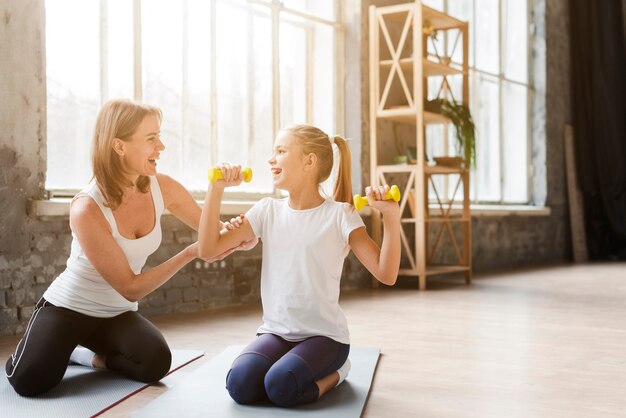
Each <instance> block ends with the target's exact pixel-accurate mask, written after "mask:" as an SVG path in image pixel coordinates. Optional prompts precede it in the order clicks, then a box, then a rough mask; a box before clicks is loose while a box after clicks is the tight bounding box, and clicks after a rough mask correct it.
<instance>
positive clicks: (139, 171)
mask: <svg viewBox="0 0 626 418" xmlns="http://www.w3.org/2000/svg"><path fill="white" fill-rule="evenodd" d="M123 147H124V154H123V155H122V164H123V166H124V169H125V170H126V172H127V173H128V174H130V175H133V176H134V175H142V176H154V175H156V172H157V170H156V167H157V160H158V159H159V156H160V153H161V151H163V150H164V149H165V146H164V145H163V142H161V137H160V125H159V120H158V119H157V117H156V116H154V115H148V116H146V117H145V118H144V119H143V120H142V121H141V123H140V124H139V126H138V127H137V130H136V131H135V133H134V134H133V136H131V137H130V140H129V141H126V142H124V143H123Z"/></svg>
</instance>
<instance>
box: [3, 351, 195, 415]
mask: <svg viewBox="0 0 626 418" xmlns="http://www.w3.org/2000/svg"><path fill="white" fill-rule="evenodd" d="M203 355H204V351H200V350H172V367H171V368H170V372H169V373H172V372H173V371H175V370H177V369H179V368H181V367H183V366H185V365H187V364H189V363H191V362H192V361H194V360H196V359H198V358H200V357H202V356H203ZM169 373H168V374H169ZM148 386H149V385H147V384H145V383H142V382H136V381H134V380H130V379H127V378H125V377H123V376H120V375H119V374H116V373H114V372H110V371H107V370H96V369H92V368H89V367H83V366H69V367H68V368H67V371H66V372H65V376H63V380H62V381H61V383H59V385H58V386H57V387H55V388H54V389H52V390H51V391H50V392H47V393H45V394H43V395H41V396H38V397H36V398H24V397H21V396H20V395H18V394H17V393H15V391H14V390H13V387H12V386H11V384H10V383H9V381H8V380H7V378H6V375H5V374H4V372H2V375H1V376H0V417H2V418H4V417H6V418H9V417H10V418H21V417H24V418H37V417H59V418H61V417H62V418H70V417H90V416H95V415H98V414H100V413H102V412H104V411H105V410H107V409H109V408H111V407H113V406H114V405H116V404H118V403H119V402H121V401H123V400H124V399H126V398H128V397H130V396H131V395H134V394H135V393H137V392H139V391H140V390H142V389H144V388H146V387H148Z"/></svg>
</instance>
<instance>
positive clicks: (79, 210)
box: [70, 193, 106, 225]
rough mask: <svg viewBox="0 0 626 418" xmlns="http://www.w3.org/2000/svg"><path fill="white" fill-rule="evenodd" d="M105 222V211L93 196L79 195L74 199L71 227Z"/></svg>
mask: <svg viewBox="0 0 626 418" xmlns="http://www.w3.org/2000/svg"><path fill="white" fill-rule="evenodd" d="M103 221H104V222H106V220H105V216H104V213H103V210H102V208H101V207H100V205H99V204H98V202H96V201H95V199H94V198H93V196H91V195H89V194H87V193H79V194H77V195H76V196H75V197H74V199H73V200H72V203H71V205H70V225H77V224H82V223H84V222H86V223H87V224H91V223H93V222H103Z"/></svg>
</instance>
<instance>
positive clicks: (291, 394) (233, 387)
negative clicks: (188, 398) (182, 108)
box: [226, 334, 350, 407]
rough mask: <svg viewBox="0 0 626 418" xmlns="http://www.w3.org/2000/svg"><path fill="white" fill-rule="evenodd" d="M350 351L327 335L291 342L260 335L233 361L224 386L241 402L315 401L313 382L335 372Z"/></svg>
mask: <svg viewBox="0 0 626 418" xmlns="http://www.w3.org/2000/svg"><path fill="white" fill-rule="evenodd" d="M349 352H350V345H349V344H341V343H339V342H337V341H334V340H332V339H330V338H328V337H311V338H307V339H306V340H304V341H297V342H292V341H286V340H284V339H283V338H281V337H278V336H276V335H274V334H260V335H259V336H258V337H257V339H256V340H255V341H253V342H252V343H250V344H249V345H248V346H247V347H246V348H245V349H244V350H243V351H242V352H241V354H239V356H238V357H237V358H236V359H235V361H234V362H233V364H232V366H231V369H230V371H229V372H228V375H227V376H226V389H228V393H230V397H231V398H233V400H234V401H235V402H237V403H240V404H249V403H253V402H257V401H260V400H264V399H268V398H269V400H270V401H272V402H273V403H274V404H275V405H277V406H281V407H291V406H296V405H302V404H305V403H310V402H314V401H316V400H317V398H318V397H319V389H318V387H317V385H316V384H315V382H316V381H317V380H320V379H321V378H323V377H325V376H328V375H329V374H331V373H333V372H335V371H337V369H339V368H340V367H341V366H342V365H343V363H345V361H346V359H347V358H348V354H349Z"/></svg>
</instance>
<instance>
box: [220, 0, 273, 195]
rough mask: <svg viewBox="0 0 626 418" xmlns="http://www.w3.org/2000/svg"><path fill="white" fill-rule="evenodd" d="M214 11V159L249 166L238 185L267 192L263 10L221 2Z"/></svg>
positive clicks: (268, 90) (267, 68)
mask: <svg viewBox="0 0 626 418" xmlns="http://www.w3.org/2000/svg"><path fill="white" fill-rule="evenodd" d="M216 13H217V16H216V24H217V28H216V30H217V40H216V41H217V42H216V48H217V50H216V59H217V63H216V71H217V74H216V76H217V87H216V88H217V145H218V153H217V158H218V161H232V162H237V163H241V164H242V165H252V168H253V170H254V173H255V177H254V179H255V180H254V184H247V183H242V185H241V186H240V187H239V189H240V190H246V189H252V188H254V189H255V190H258V189H259V188H262V189H263V191H269V190H271V188H272V183H271V178H270V176H269V170H268V169H267V163H266V161H267V159H268V158H269V157H270V150H271V146H272V143H273V138H272V136H273V133H272V104H271V103H272V102H271V100H272V76H271V75H272V72H271V62H272V59H271V52H270V51H271V50H272V49H271V29H270V28H271V27H270V22H271V20H270V16H269V14H268V9H267V8H261V7H259V6H252V5H249V4H247V3H245V2H232V1H223V2H219V3H218V4H217V11H216ZM259 141H260V143H258V144H257V142H259Z"/></svg>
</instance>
